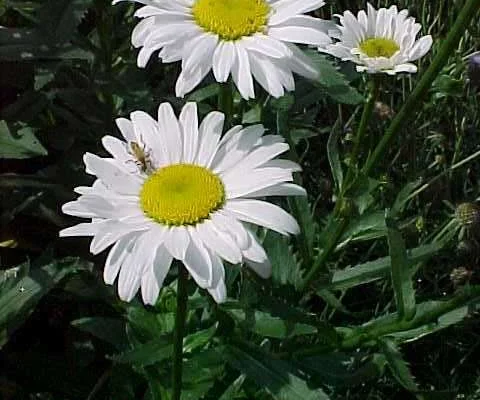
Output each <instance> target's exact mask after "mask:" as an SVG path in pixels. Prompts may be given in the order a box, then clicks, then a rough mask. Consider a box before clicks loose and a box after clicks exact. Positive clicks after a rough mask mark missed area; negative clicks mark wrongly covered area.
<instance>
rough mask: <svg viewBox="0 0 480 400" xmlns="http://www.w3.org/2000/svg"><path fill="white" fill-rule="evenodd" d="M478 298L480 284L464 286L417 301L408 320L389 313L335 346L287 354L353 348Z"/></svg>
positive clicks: (433, 319)
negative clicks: (448, 296) (438, 297)
mask: <svg viewBox="0 0 480 400" xmlns="http://www.w3.org/2000/svg"><path fill="white" fill-rule="evenodd" d="M479 298H480V286H479V285H475V286H466V287H465V288H463V289H462V290H461V291H460V292H459V293H458V294H457V295H455V296H454V297H452V298H451V299H449V300H445V301H437V302H427V303H423V304H422V305H419V307H418V312H417V314H416V315H415V317H414V318H413V319H411V320H409V321H406V320H399V318H398V314H397V313H394V314H390V315H387V316H385V317H383V318H380V319H377V320H375V321H372V322H368V323H366V324H364V325H361V326H359V327H356V328H354V329H352V330H351V333H349V334H348V335H346V336H345V337H344V338H343V339H342V340H341V341H339V343H337V344H336V345H335V346H332V345H328V344H320V345H318V346H312V347H309V348H308V349H305V350H298V351H295V352H293V353H290V355H293V356H295V357H307V356H313V355H315V354H322V353H325V352H331V351H333V350H346V351H348V350H354V349H357V348H358V347H360V346H362V345H366V346H368V345H370V346H371V345H374V344H376V342H377V340H378V339H379V338H381V337H383V336H386V335H389V334H392V333H396V332H401V331H408V330H411V329H416V328H420V327H421V326H424V325H427V324H435V323H436V322H437V320H438V319H439V318H440V317H441V316H442V315H445V314H447V313H449V312H451V311H454V310H455V309H457V308H459V307H462V306H464V305H467V304H468V303H469V302H471V301H477V300H478V299H479ZM279 356H280V357H286V356H288V355H287V354H279Z"/></svg>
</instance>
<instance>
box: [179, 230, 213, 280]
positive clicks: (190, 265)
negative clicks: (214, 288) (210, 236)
mask: <svg viewBox="0 0 480 400" xmlns="http://www.w3.org/2000/svg"><path fill="white" fill-rule="evenodd" d="M183 264H184V265H185V268H187V270H188V272H189V273H190V275H192V278H193V279H194V280H195V282H196V283H197V285H198V286H200V287H201V288H202V289H205V288H208V287H211V285H212V278H213V272H212V260H211V258H210V254H209V253H208V251H207V250H206V249H205V247H204V246H203V244H202V243H201V242H200V241H199V240H198V239H196V234H195V233H194V232H190V242H189V245H188V249H187V252H186V253H185V258H184V260H183Z"/></svg>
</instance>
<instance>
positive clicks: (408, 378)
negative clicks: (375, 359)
mask: <svg viewBox="0 0 480 400" xmlns="http://www.w3.org/2000/svg"><path fill="white" fill-rule="evenodd" d="M379 344H380V348H381V349H382V352H383V354H384V355H385V358H386V360H387V365H388V367H389V369H390V371H391V372H392V375H393V376H394V377H395V379H396V380H397V381H398V383H400V384H401V385H402V386H403V387H404V388H405V389H407V390H409V391H410V392H416V391H418V387H417V384H416V383H415V380H414V378H413V375H412V373H411V372H410V368H409V367H408V364H407V362H406V361H405V360H404V359H403V357H402V354H401V353H400V350H399V349H398V348H397V346H396V345H395V343H394V342H393V340H391V339H388V338H382V339H380V340H379Z"/></svg>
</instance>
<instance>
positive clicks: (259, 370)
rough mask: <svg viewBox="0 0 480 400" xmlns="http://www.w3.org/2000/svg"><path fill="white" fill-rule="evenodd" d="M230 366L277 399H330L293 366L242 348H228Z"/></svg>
mask: <svg viewBox="0 0 480 400" xmlns="http://www.w3.org/2000/svg"><path fill="white" fill-rule="evenodd" d="M227 356H228V362H229V364H230V365H231V366H232V367H234V368H235V369H237V370H239V371H240V372H242V373H243V374H245V375H246V376H247V377H248V378H250V379H251V380H253V381H254V382H255V383H256V384H257V385H258V386H259V387H260V388H264V389H266V390H267V391H268V392H269V393H270V394H271V396H272V397H273V398H274V399H276V400H328V399H329V397H328V396H327V394H326V393H325V392H324V391H323V390H322V389H320V388H317V389H312V388H310V387H309V386H308V385H307V383H306V382H305V380H303V379H302V378H300V377H299V376H298V371H297V370H296V368H295V367H293V366H292V365H291V364H289V363H287V362H286V361H282V360H274V359H270V358H267V357H266V356H265V355H263V354H259V353H255V354H251V353H247V352H245V351H244V350H242V349H239V348H238V347H233V346H229V347H228V348H227Z"/></svg>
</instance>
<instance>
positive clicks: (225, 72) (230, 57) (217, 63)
mask: <svg viewBox="0 0 480 400" xmlns="http://www.w3.org/2000/svg"><path fill="white" fill-rule="evenodd" d="M235 58H236V52H235V46H234V45H233V43H232V42H230V41H228V42H220V43H219V44H218V46H217V48H216V49H215V52H214V53H213V74H214V76H215V79H216V80H217V82H226V81H227V79H228V76H229V75H230V71H231V70H232V66H233V64H234V62H235Z"/></svg>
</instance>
